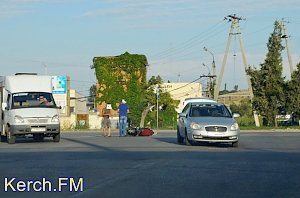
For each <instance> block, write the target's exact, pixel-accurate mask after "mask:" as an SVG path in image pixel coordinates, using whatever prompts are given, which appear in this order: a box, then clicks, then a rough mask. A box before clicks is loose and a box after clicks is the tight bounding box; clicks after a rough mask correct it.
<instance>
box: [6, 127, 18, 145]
mask: <svg viewBox="0 0 300 198" xmlns="http://www.w3.org/2000/svg"><path fill="white" fill-rule="evenodd" d="M6 138H7V143H8V144H14V143H16V136H15V135H12V134H11V132H10V129H9V127H8V128H7V133H6Z"/></svg>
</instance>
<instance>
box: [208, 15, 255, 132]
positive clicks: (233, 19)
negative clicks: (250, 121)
mask: <svg viewBox="0 0 300 198" xmlns="http://www.w3.org/2000/svg"><path fill="white" fill-rule="evenodd" d="M225 19H226V20H228V22H231V26H230V32H229V36H228V40H227V45H226V49H225V53H224V58H223V62H222V66H221V71H220V75H219V78H218V81H217V85H216V89H215V90H214V97H215V99H216V100H217V99H218V97H219V91H220V86H221V82H222V78H223V74H224V69H225V65H226V62H227V57H228V51H229V47H230V44H231V40H232V35H238V38H239V43H240V49H241V53H242V59H243V63H244V67H245V71H246V69H247V67H248V63H247V60H246V55H245V54H246V53H245V49H244V44H243V40H242V36H241V30H240V24H239V21H240V20H244V19H243V18H241V17H238V16H236V15H235V14H234V15H228V16H227V17H225ZM234 29H236V31H237V32H236V33H234V32H233V31H234ZM246 76H247V83H248V92H249V96H250V99H251V101H252V99H253V97H254V95H253V90H252V85H251V81H250V76H249V75H246ZM253 114H254V120H255V125H256V126H257V127H259V126H260V124H259V119H258V115H257V113H256V112H255V111H254V112H253Z"/></svg>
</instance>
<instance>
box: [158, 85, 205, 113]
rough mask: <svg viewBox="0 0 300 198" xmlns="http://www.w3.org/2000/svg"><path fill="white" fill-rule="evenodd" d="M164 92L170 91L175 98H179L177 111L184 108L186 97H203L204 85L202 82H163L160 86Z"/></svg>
mask: <svg viewBox="0 0 300 198" xmlns="http://www.w3.org/2000/svg"><path fill="white" fill-rule="evenodd" d="M160 89H161V90H162V91H163V92H169V93H170V94H171V97H172V99H173V100H179V101H180V103H179V106H178V108H177V109H176V111H177V112H179V111H180V109H182V105H183V101H184V99H186V98H193V97H202V85H201V84H200V83H163V84H162V85H161V87H160Z"/></svg>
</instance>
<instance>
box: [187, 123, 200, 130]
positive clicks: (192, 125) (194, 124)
mask: <svg viewBox="0 0 300 198" xmlns="http://www.w3.org/2000/svg"><path fill="white" fill-rule="evenodd" d="M190 126H191V128H192V129H201V125H200V124H198V123H196V122H192V123H191V125H190Z"/></svg>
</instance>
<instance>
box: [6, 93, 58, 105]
mask: <svg viewBox="0 0 300 198" xmlns="http://www.w3.org/2000/svg"><path fill="white" fill-rule="evenodd" d="M31 107H41V108H56V104H55V101H54V98H53V95H52V93H47V92H21V93H14V94H12V105H11V108H12V109H19V108H31Z"/></svg>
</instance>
